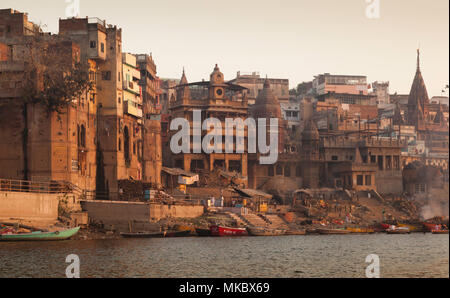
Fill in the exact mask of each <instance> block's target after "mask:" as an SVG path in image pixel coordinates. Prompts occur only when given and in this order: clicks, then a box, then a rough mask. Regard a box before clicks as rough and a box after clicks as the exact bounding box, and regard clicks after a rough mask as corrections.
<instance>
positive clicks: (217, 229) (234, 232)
mask: <svg viewBox="0 0 450 298" xmlns="http://www.w3.org/2000/svg"><path fill="white" fill-rule="evenodd" d="M210 230H211V235H212V236H222V237H223V236H225V237H228V236H248V232H247V229H245V228H228V227H222V226H211V227H210Z"/></svg>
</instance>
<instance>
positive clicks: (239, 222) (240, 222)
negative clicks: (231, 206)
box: [225, 212, 250, 227]
mask: <svg viewBox="0 0 450 298" xmlns="http://www.w3.org/2000/svg"><path fill="white" fill-rule="evenodd" d="M225 214H226V215H228V216H229V217H230V218H231V219H233V220H234V221H236V224H237V226H238V227H247V226H249V225H250V223H249V222H246V220H245V218H242V217H241V216H239V215H237V214H236V213H232V212H226V213H225Z"/></svg>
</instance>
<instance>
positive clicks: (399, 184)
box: [375, 171, 403, 195]
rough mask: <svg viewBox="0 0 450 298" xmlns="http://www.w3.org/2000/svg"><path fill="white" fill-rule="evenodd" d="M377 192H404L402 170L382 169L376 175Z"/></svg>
mask: <svg viewBox="0 0 450 298" xmlns="http://www.w3.org/2000/svg"><path fill="white" fill-rule="evenodd" d="M375 180H376V185H377V192H378V193H380V194H382V195H383V194H401V193H403V177H402V173H401V172H400V171H381V172H377V174H376V175H375Z"/></svg>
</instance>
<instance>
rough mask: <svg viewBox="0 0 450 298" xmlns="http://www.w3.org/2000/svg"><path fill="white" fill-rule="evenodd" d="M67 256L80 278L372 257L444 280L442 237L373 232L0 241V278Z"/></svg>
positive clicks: (345, 262)
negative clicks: (73, 256)
mask: <svg viewBox="0 0 450 298" xmlns="http://www.w3.org/2000/svg"><path fill="white" fill-rule="evenodd" d="M70 254H76V255H78V256H79V259H80V274H81V277H84V278H97V277H114V278H116V277H117V278H118V277H146V278H147V277H148V278H161V277H164V278H165V277H177V278H185V277H188V278H191V277H198V278H213V277H216V278H233V277H234V278H239V277H242V278H246V277H255V278H281V277H283V278H285V277H287V278H301V277H357V278H364V277H365V276H366V275H365V271H366V267H367V266H368V264H366V263H365V261H366V257H367V256H368V255H370V254H376V255H378V256H379V258H380V273H381V277H446V278H448V277H449V236H448V235H432V234H411V235H386V234H376V235H330V236H326V235H324V236H283V237H239V238H166V239H119V240H86V241H70V240H69V241H63V242H28V243H27V242H17V243H13V242H8V243H7V242H3V243H2V242H0V278H2V277H43V278H47V277H56V278H60V277H61V278H64V277H65V271H66V266H68V265H69V264H67V263H65V261H66V256H68V255H70Z"/></svg>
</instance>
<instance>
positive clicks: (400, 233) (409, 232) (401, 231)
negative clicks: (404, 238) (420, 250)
mask: <svg viewBox="0 0 450 298" xmlns="http://www.w3.org/2000/svg"><path fill="white" fill-rule="evenodd" d="M386 233H388V234H390V235H404V234H411V231H409V230H388V231H386Z"/></svg>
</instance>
